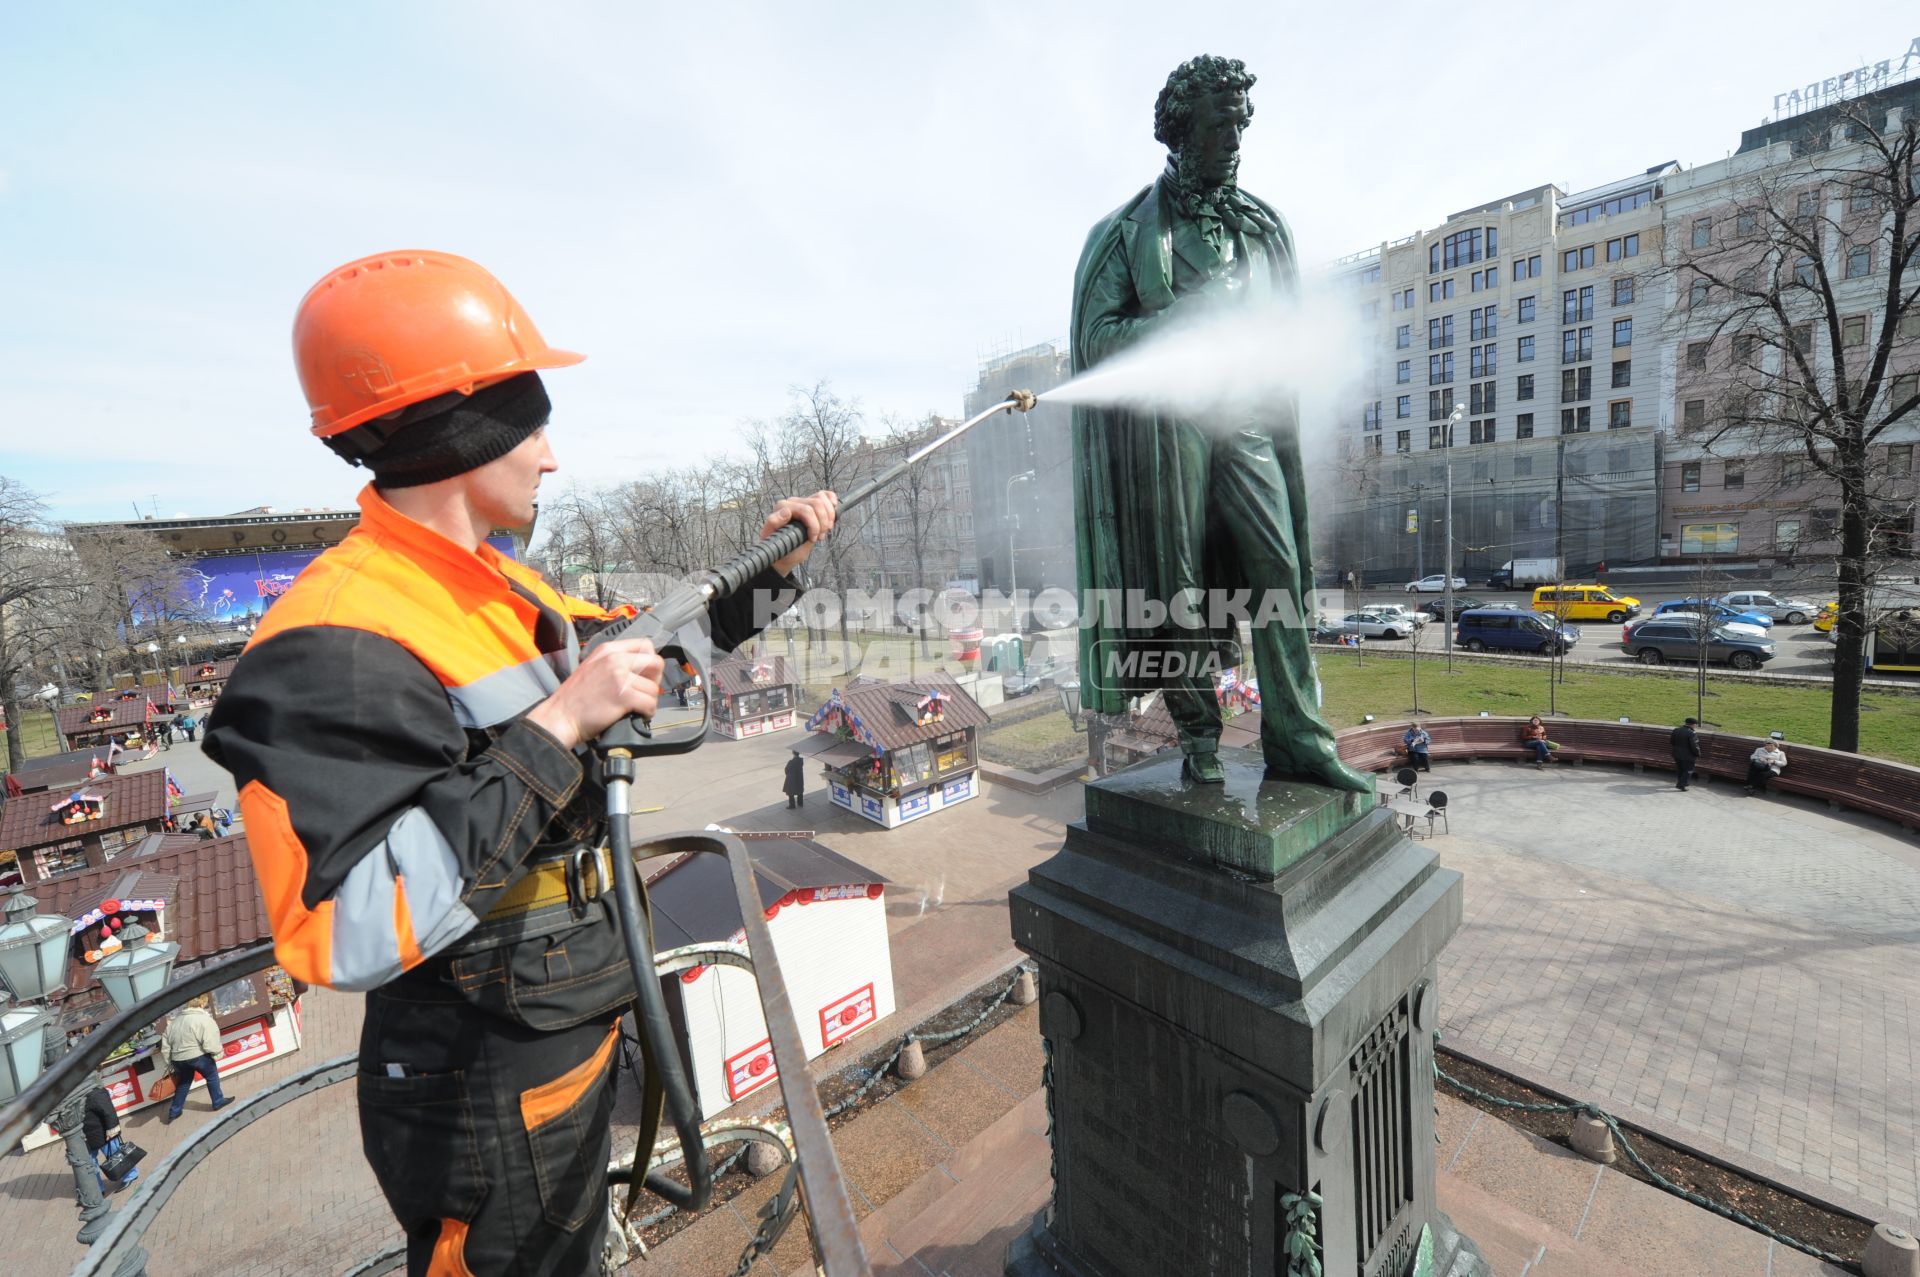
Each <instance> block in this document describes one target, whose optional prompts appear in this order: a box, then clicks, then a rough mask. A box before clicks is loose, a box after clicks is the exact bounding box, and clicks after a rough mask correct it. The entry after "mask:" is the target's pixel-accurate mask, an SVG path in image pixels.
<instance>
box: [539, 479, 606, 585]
mask: <svg viewBox="0 0 1920 1277" xmlns="http://www.w3.org/2000/svg"><path fill="white" fill-rule="evenodd" d="M544 513H545V515H546V517H545V519H544V520H543V522H542V527H543V528H544V529H545V531H546V533H547V538H546V544H545V547H544V557H545V559H546V560H547V567H548V570H549V571H550V572H551V573H552V575H553V577H554V579H555V580H556V581H558V582H560V583H561V585H562V586H563V588H574V589H577V588H579V580H580V578H581V577H590V578H591V579H592V581H593V601H594V602H595V603H598V604H599V605H600V606H601V607H603V608H606V607H612V606H613V605H614V603H615V602H616V601H617V600H616V599H615V598H614V596H613V584H612V580H611V576H612V574H613V573H614V572H616V571H619V570H620V568H621V567H622V566H623V564H622V562H621V560H620V559H619V557H618V556H617V550H616V545H615V537H614V536H613V535H612V532H613V528H612V526H611V524H612V520H611V518H610V517H609V515H608V511H607V504H606V500H605V497H604V496H603V494H600V493H589V492H582V491H581V490H580V489H579V487H577V486H575V485H569V486H568V488H567V490H566V492H565V493H563V494H562V495H561V497H560V499H559V500H557V501H555V502H553V503H552V504H551V505H550V506H548V507H547V508H546V510H545V511H544Z"/></svg>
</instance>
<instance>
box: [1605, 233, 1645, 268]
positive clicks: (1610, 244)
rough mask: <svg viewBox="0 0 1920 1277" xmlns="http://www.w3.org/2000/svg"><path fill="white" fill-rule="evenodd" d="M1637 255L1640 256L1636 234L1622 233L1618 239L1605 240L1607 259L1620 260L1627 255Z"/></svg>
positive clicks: (1611, 260)
mask: <svg viewBox="0 0 1920 1277" xmlns="http://www.w3.org/2000/svg"><path fill="white" fill-rule="evenodd" d="M1638 256H1640V237H1639V236H1638V235H1623V236H1621V237H1620V238H1619V239H1610V240H1608V241H1607V260H1608V261H1610V262H1622V261H1625V260H1626V259H1627V258H1629V257H1638Z"/></svg>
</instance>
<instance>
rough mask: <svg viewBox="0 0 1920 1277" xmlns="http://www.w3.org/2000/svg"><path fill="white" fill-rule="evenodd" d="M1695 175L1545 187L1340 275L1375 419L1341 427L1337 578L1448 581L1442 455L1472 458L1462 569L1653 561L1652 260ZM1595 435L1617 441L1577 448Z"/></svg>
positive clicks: (1363, 397)
mask: <svg viewBox="0 0 1920 1277" xmlns="http://www.w3.org/2000/svg"><path fill="white" fill-rule="evenodd" d="M1676 171H1678V169H1677V166H1676V165H1673V164H1670V163H1669V164H1659V165H1655V166H1653V167H1652V168H1650V169H1648V170H1646V171H1645V172H1643V173H1639V174H1635V175H1633V176H1632V177H1629V178H1625V179H1622V180H1620V181H1617V182H1611V183H1608V184H1607V185H1605V186H1601V187H1596V188H1593V189H1592V190H1588V191H1582V192H1580V193H1578V194H1576V195H1572V196H1569V195H1567V194H1566V193H1565V192H1563V191H1561V190H1560V189H1559V188H1558V187H1556V186H1552V185H1547V186H1538V187H1534V188H1532V189H1530V190H1526V191H1522V192H1519V193H1517V194H1515V195H1511V196H1508V197H1505V198H1503V199H1499V200H1495V201H1493V202H1491V203H1488V204H1482V205H1476V206H1475V207H1472V208H1468V209H1464V210H1462V211H1460V212H1458V213H1455V214H1453V215H1452V216H1451V217H1449V218H1448V219H1447V220H1446V221H1445V222H1444V223H1443V224H1442V225H1440V226H1438V227H1435V228H1433V229H1431V230H1428V231H1423V232H1421V233H1419V234H1417V235H1412V236H1409V237H1407V238H1406V239H1403V240H1398V241H1395V242H1393V243H1389V244H1383V245H1381V246H1380V247H1379V248H1377V249H1372V250H1368V251H1367V252H1365V253H1361V254H1356V255H1355V256H1353V257H1350V258H1347V259H1344V260H1343V261H1342V262H1341V263H1340V264H1339V265H1338V267H1337V268H1336V273H1335V278H1336V280H1337V281H1338V282H1340V283H1343V284H1345V285H1346V286H1347V287H1348V288H1349V289H1350V290H1351V292H1352V295H1353V296H1354V299H1355V303H1356V304H1357V305H1358V307H1359V309H1360V314H1361V319H1362V322H1363V324H1365V325H1366V326H1367V328H1368V329H1369V330H1370V331H1371V336H1372V344H1371V350H1370V357H1369V359H1368V360H1367V361H1366V363H1365V366H1366V368H1367V373H1366V384H1363V385H1362V386H1361V387H1360V393H1359V400H1360V405H1359V411H1358V412H1357V413H1356V414H1355V416H1354V419H1353V420H1351V421H1345V422H1341V423H1340V424H1339V426H1338V432H1339V435H1340V439H1339V441H1338V445H1337V448H1336V451H1337V452H1338V453H1339V454H1340V455H1341V456H1342V458H1343V460H1342V463H1341V469H1342V471H1343V473H1344V479H1343V482H1342V483H1341V484H1340V485H1339V486H1340V489H1341V491H1340V492H1339V494H1338V495H1337V496H1336V497H1335V499H1334V500H1332V501H1330V502H1326V501H1323V502H1322V503H1321V504H1320V506H1318V507H1317V508H1316V510H1317V513H1319V514H1320V515H1321V519H1320V521H1321V523H1322V525H1323V527H1324V529H1325V531H1324V532H1323V533H1322V534H1321V535H1320V536H1319V544H1320V547H1321V550H1322V555H1321V559H1322V562H1321V564H1320V567H1321V569H1322V570H1323V572H1331V573H1332V574H1333V575H1336V576H1338V577H1339V578H1341V579H1345V578H1346V577H1347V575H1348V574H1349V573H1353V574H1357V576H1358V577H1359V579H1360V580H1361V581H1362V582H1379V581H1386V580H1392V579H1408V578H1410V577H1411V576H1412V575H1414V573H1415V570H1416V569H1417V568H1420V567H1423V566H1424V568H1425V570H1426V571H1428V572H1433V571H1436V570H1438V569H1439V568H1440V566H1441V565H1442V562H1443V560H1444V557H1445V546H1444V542H1443V541H1442V539H1441V538H1442V536H1443V535H1444V533H1443V530H1442V527H1441V520H1440V516H1439V507H1438V505H1437V504H1435V505H1434V506H1433V507H1432V508H1431V510H1430V512H1429V514H1428V517H1420V514H1419V507H1420V505H1421V504H1422V503H1424V502H1427V501H1430V500H1431V498H1432V496H1433V495H1434V494H1435V492H1436V491H1437V490H1438V489H1440V488H1442V487H1444V484H1445V469H1446V467H1445V464H1444V462H1440V464H1439V465H1438V466H1437V471H1438V473H1437V475H1436V474H1435V473H1434V471H1435V470H1436V466H1435V465H1434V464H1433V463H1435V462H1436V461H1440V459H1439V458H1438V457H1427V456H1425V455H1424V454H1427V453H1439V452H1442V451H1444V450H1449V449H1451V450H1459V449H1467V450H1469V451H1467V452H1459V451H1454V452H1453V453H1452V455H1453V457H1454V459H1455V461H1456V462H1457V463H1459V464H1458V465H1457V466H1456V469H1455V475H1454V480H1455V483H1454V488H1455V495H1454V520H1455V528H1456V532H1457V535H1456V537H1455V545H1456V549H1457V550H1458V553H1457V555H1456V560H1455V561H1456V567H1457V568H1461V569H1462V570H1464V571H1465V572H1466V573H1467V574H1468V575H1473V574H1474V573H1476V572H1483V571H1485V570H1486V569H1488V568H1491V567H1494V566H1498V565H1499V564H1500V563H1502V562H1504V561H1505V560H1507V559H1509V558H1516V557H1529V556H1532V555H1536V554H1551V553H1553V552H1554V549H1555V547H1558V548H1559V549H1560V550H1561V552H1562V554H1563V556H1564V557H1565V558H1566V559H1567V560H1568V566H1569V570H1584V568H1585V567H1587V566H1590V565H1591V564H1592V563H1597V562H1599V561H1601V560H1605V559H1611V560H1613V561H1616V562H1624V561H1632V560H1634V559H1638V558H1645V557H1649V556H1650V555H1651V553H1652V542H1651V530H1650V529H1649V528H1647V527H1645V521H1646V520H1647V519H1648V516H1649V513H1650V510H1651V502H1652V500H1653V498H1654V495H1655V492H1656V483H1655V477H1656V475H1657V473H1658V468H1657V462H1656V460H1655V457H1654V444H1655V428H1656V427H1657V426H1658V425H1660V424H1661V422H1660V410H1661V406H1662V405H1663V404H1664V403H1665V402H1666V401H1667V398H1668V396H1667V395H1666V394H1665V393H1664V390H1663V387H1662V385H1661V382H1660V378H1661V369H1660V364H1659V361H1658V359H1657V358H1650V356H1652V355H1654V354H1655V352H1654V351H1653V350H1650V349H1649V344H1650V343H1649V341H1648V339H1649V338H1650V337H1654V336H1655V335H1656V334H1657V331H1658V329H1659V321H1660V317H1661V315H1662V312H1663V307H1664V299H1663V295H1662V294H1663V284H1662V282H1661V280H1660V278H1659V277H1658V275H1657V272H1655V271H1652V270H1649V269H1648V267H1650V266H1654V265H1656V264H1657V263H1658V262H1659V260H1660V235H1661V221H1660V212H1659V201H1660V198H1661V193H1662V184H1663V183H1664V181H1665V180H1666V179H1667V178H1668V177H1669V176H1670V175H1671V174H1672V173H1674V172H1676ZM1461 404H1464V405H1465V406H1466V408H1467V412H1466V416H1465V420H1464V422H1463V423H1462V424H1461V425H1460V426H1459V427H1457V428H1455V429H1454V430H1453V432H1452V437H1451V438H1449V437H1448V420H1449V418H1450V417H1451V415H1452V414H1453V412H1454V409H1455V407H1456V406H1457V405H1461ZM1620 432H1627V433H1620ZM1595 433H1606V434H1609V435H1610V436H1611V438H1610V439H1609V441H1608V442H1606V443H1604V444H1600V443H1597V442H1596V443H1595V444H1592V445H1588V444H1586V443H1585V442H1584V441H1578V440H1576V443H1577V444H1578V446H1575V447H1573V448H1571V449H1569V448H1567V447H1564V446H1562V445H1561V444H1560V443H1559V442H1557V441H1558V440H1562V439H1570V438H1574V437H1576V436H1584V435H1591V434H1595ZM1569 455H1571V456H1572V457H1573V464H1574V465H1575V466H1578V467H1581V469H1580V470H1579V471H1578V472H1576V473H1575V474H1574V475H1573V476H1572V479H1573V485H1574V489H1575V492H1577V493H1579V494H1580V496H1579V497H1578V500H1579V501H1580V503H1581V507H1582V508H1581V510H1580V512H1579V514H1578V517H1577V518H1576V517H1575V516H1574V514H1573V511H1572V507H1571V506H1570V505H1569V506H1567V507H1566V510H1567V513H1566V516H1565V517H1562V516H1561V514H1560V511H1561V508H1562V507H1561V505H1560V504H1559V503H1558V501H1557V498H1556V494H1559V493H1562V492H1565V491H1566V488H1567V481H1568V475H1567V472H1566V470H1565V463H1564V458H1566V457H1567V456H1569ZM1616 466H1617V467H1618V468H1617V469H1616ZM1436 478H1437V480H1438V482H1436ZM1542 494H1544V496H1543V495H1542ZM1409 497H1412V498H1413V500H1412V501H1411V502H1409V500H1408V498H1409ZM1574 499H1575V498H1574V495H1573V494H1572V493H1569V494H1568V500H1569V501H1572V500H1574ZM1542 500H1545V501H1547V503H1548V505H1547V507H1546V512H1545V515H1544V516H1543V515H1542V513H1541V511H1542V507H1541V504H1540V503H1541V501H1542ZM1409 512H1411V513H1412V515H1413V517H1411V518H1410V517H1408V514H1409ZM1543 517H1544V518H1545V520H1546V522H1545V524H1544V525H1543V523H1542V519H1543ZM1394 529H1398V531H1395V530H1394ZM1474 529H1478V532H1477V533H1476V532H1475V531H1473V530H1474Z"/></svg>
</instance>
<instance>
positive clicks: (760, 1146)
mask: <svg viewBox="0 0 1920 1277" xmlns="http://www.w3.org/2000/svg"><path fill="white" fill-rule="evenodd" d="M786 1164H787V1159H786V1158H785V1157H784V1156H782V1155H781V1152H780V1150H779V1149H777V1148H775V1147H774V1146H773V1145H771V1144H769V1143H767V1142H766V1141H765V1140H754V1141H753V1142H752V1143H751V1144H748V1145H747V1173H748V1174H750V1175H752V1176H753V1177H754V1178H755V1179H759V1178H760V1177H761V1176H764V1175H771V1174H773V1173H774V1172H775V1171H777V1170H779V1169H780V1168H781V1167H782V1166H785V1165H786Z"/></svg>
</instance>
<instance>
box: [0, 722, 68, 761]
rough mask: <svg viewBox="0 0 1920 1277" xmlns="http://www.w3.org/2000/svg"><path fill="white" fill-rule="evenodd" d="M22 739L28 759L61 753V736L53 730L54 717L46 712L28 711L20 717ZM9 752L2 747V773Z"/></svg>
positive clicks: (0, 751) (0, 750)
mask: <svg viewBox="0 0 1920 1277" xmlns="http://www.w3.org/2000/svg"><path fill="white" fill-rule="evenodd" d="M20 738H21V743H22V744H23V745H24V746H25V747H26V751H27V757H28V758H38V757H39V756H40V755H42V754H57V753H59V752H60V736H59V734H58V733H57V732H55V731H54V730H53V715H52V714H51V713H49V712H48V711H46V710H43V709H42V710H27V711H25V712H24V713H22V714H21V716H20ZM6 761H7V751H6V747H5V746H4V745H0V772H4V771H5V770H6V766H5V764H6Z"/></svg>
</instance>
